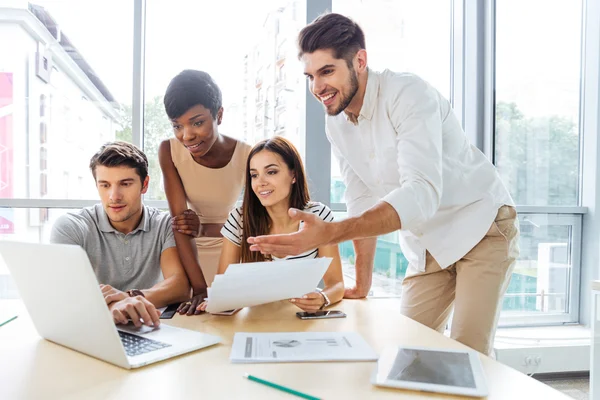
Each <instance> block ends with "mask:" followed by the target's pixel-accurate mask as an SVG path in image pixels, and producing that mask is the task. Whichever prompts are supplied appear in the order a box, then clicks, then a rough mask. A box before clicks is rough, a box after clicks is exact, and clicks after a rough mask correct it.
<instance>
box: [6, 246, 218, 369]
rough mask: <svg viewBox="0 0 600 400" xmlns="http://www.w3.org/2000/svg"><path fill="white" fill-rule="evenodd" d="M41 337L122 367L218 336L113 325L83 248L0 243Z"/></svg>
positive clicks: (206, 343)
mask: <svg viewBox="0 0 600 400" xmlns="http://www.w3.org/2000/svg"><path fill="white" fill-rule="evenodd" d="M0 254H1V255H2V257H3V258H4V261H5V262H6V265H7V266H8V269H9V270H10V273H11V274H12V277H13V280H14V282H15V284H16V285H17V288H18V289H19V293H20V295H21V298H22V300H23V302H24V303H25V307H26V308H27V311H28V312H29V315H30V316H31V319H32V320H33V323H34V325H35V328H36V329H37V331H38V333H39V334H40V336H42V337H43V338H44V339H46V340H49V341H51V342H54V343H57V344H60V345H62V346H65V347H68V348H70V349H73V350H76V351H79V352H81V353H84V354H87V355H89V356H92V357H95V358H98V359H100V360H103V361H106V362H109V363H111V364H114V365H118V366H119V367H122V368H127V369H130V368H138V367H142V366H144V365H147V364H151V363H154V362H157V361H162V360H165V359H167V358H171V357H175V356H178V355H180V354H184V353H188V352H191V351H194V350H198V349H202V348H205V347H208V346H212V345H214V344H217V343H219V342H220V341H221V339H220V338H219V337H217V336H213V335H209V334H205V333H200V332H195V331H192V330H188V329H180V328H176V327H172V326H168V325H165V324H163V323H161V324H160V326H159V327H158V328H153V327H148V326H143V327H142V328H139V329H138V328H136V327H135V326H134V325H133V324H132V323H130V324H129V325H115V323H114V322H113V318H112V315H111V313H110V311H109V310H108V307H107V306H106V302H105V301H104V297H103V295H102V292H101V290H100V287H99V284H98V281H97V280H96V275H95V274H94V271H93V269H92V266H91V264H90V261H89V259H88V257H87V254H86V252H85V251H84V250H83V249H82V248H81V247H79V246H75V245H65V244H33V243H18V242H7V241H0Z"/></svg>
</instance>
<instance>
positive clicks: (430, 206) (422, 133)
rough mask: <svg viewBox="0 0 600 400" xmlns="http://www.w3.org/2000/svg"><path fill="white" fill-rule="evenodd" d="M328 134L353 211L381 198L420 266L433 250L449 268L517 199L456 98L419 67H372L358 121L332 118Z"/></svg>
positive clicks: (406, 252) (403, 244)
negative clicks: (457, 108) (457, 110)
mask: <svg viewBox="0 0 600 400" xmlns="http://www.w3.org/2000/svg"><path fill="white" fill-rule="evenodd" d="M326 132H327V138H328V139H329V141H330V142H331V146H332V149H333V152H334V155H335V156H336V158H337V159H338V161H339V165H340V171H341V173H342V177H343V179H344V183H345V184H346V193H345V198H346V202H347V205H348V214H349V215H350V216H357V215H360V214H362V213H363V212H364V211H366V210H368V209H369V208H371V207H373V206H374V205H375V204H376V203H377V202H378V201H380V200H383V201H385V202H387V203H389V204H390V205H391V206H392V207H394V209H395V210H396V212H397V213H398V215H399V217H400V221H401V223H402V228H401V231H400V246H401V248H402V252H403V253H404V256H405V257H406V258H407V260H408V261H409V263H410V265H411V266H412V267H413V268H416V269H418V270H419V271H424V270H425V251H426V250H427V251H429V252H430V253H431V255H432V256H433V257H434V258H435V260H436V261H437V262H438V263H439V264H440V266H441V267H442V268H446V267H448V266H450V265H451V264H453V263H454V262H456V261H458V260H460V259H461V258H462V257H463V256H464V255H465V254H467V253H468V252H469V250H471V249H472V248H473V247H475V245H476V244H477V243H478V242H479V241H480V240H481V239H482V238H483V237H484V236H485V234H486V232H487V231H488V229H489V228H490V226H491V224H492V222H493V221H494V219H495V217H496V214H497V212H498V209H499V208H500V207H501V206H503V205H505V204H507V205H513V204H514V203H513V200H512V198H511V197H510V194H509V193H508V191H507V190H506V188H505V186H504V185H503V184H502V182H501V180H500V177H499V175H498V173H497V172H496V168H495V167H494V166H493V165H492V163H490V162H489V160H488V159H487V158H486V157H485V155H484V154H483V153H481V152H480V151H479V150H478V149H477V148H476V147H475V146H473V145H471V144H470V143H469V141H468V139H467V137H466V136H465V134H464V132H463V130H462V128H461V126H460V123H459V122H458V119H457V118H456V116H455V114H454V112H453V110H452V108H451V106H450V103H449V102H448V100H446V99H445V98H444V97H443V96H442V95H441V94H440V93H439V92H438V91H437V90H435V89H434V88H433V87H431V86H430V85H429V84H428V83H427V82H425V81H424V80H422V79H421V78H419V77H417V76H415V75H413V74H404V73H403V74H400V73H394V72H391V71H389V70H385V71H383V72H381V73H380V72H375V71H371V70H369V72H368V79H367V88H366V92H365V97H364V100H363V105H362V108H361V110H360V115H359V117H358V123H357V124H356V125H354V124H353V123H352V122H351V121H350V120H349V119H348V116H347V115H346V113H345V112H342V113H340V114H339V115H337V116H327V118H326Z"/></svg>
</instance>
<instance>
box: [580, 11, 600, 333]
mask: <svg viewBox="0 0 600 400" xmlns="http://www.w3.org/2000/svg"><path fill="white" fill-rule="evenodd" d="M583 4H584V10H583V13H582V18H583V28H582V33H583V35H582V49H583V51H582V66H581V71H582V89H581V93H582V94H581V117H580V132H581V134H582V135H581V139H580V140H581V149H582V165H581V171H582V172H581V173H582V179H581V181H582V187H581V205H582V206H585V207H588V208H589V210H590V212H589V213H588V214H586V215H585V216H584V218H583V222H582V244H581V270H580V278H579V279H580V281H581V282H584V283H586V284H582V285H580V292H579V306H580V310H579V319H580V322H581V323H582V324H585V325H587V324H589V323H590V322H591V321H592V320H591V318H590V316H591V315H590V314H591V296H590V288H589V284H587V283H588V282H590V281H592V280H594V279H598V277H599V276H600V268H599V266H598V259H599V258H600V251H599V248H598V242H599V241H600V213H599V212H598V211H599V210H600V174H598V171H599V170H600V140H599V138H598V136H599V135H598V132H599V131H600V52H599V49H600V0H584V2H583Z"/></svg>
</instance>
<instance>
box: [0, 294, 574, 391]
mask: <svg viewBox="0 0 600 400" xmlns="http://www.w3.org/2000/svg"><path fill="white" fill-rule="evenodd" d="M13 303H15V302H13ZM9 304H10V302H8V301H4V306H5V307H7V306H8V305H9ZM2 306H3V302H1V301H0V307H2ZM13 309H19V310H17V312H18V313H19V318H17V319H16V320H15V321H12V322H10V323H8V324H7V325H5V326H3V327H0V399H6V400H8V399H11V400H12V399H77V400H79V399H159V398H164V399H285V398H289V399H294V398H297V397H293V396H291V395H288V394H285V393H283V392H280V391H277V390H274V389H271V388H268V387H266V386H263V385H260V384H257V383H254V382H251V381H248V380H247V379H244V378H243V377H242V376H243V374H244V373H246V372H247V373H250V374H252V375H255V376H258V377H260V378H263V379H267V380H270V381H272V382H276V383H279V384H282V385H285V386H288V387H291V388H294V389H297V390H301V391H304V392H306V393H308V394H311V395H313V396H317V397H320V398H323V399H424V398H452V399H453V398H457V397H456V396H444V395H435V394H430V393H420V392H412V391H404V390H394V389H384V388H378V387H376V386H373V385H371V383H370V376H371V373H372V371H373V369H374V367H375V362H351V363H297V364H292V363H289V364H249V365H241V364H231V363H230V362H229V352H230V349H231V343H232V340H233V335H234V333H235V332H238V331H245V332H272V331H358V332H359V333H360V334H361V335H362V336H363V337H364V338H365V339H366V341H367V342H368V343H370V344H371V346H372V347H373V348H374V349H375V351H377V352H380V351H381V350H382V349H383V348H384V347H385V346H387V345H394V344H403V345H414V346H429V347H438V348H440V347H441V348H448V349H452V348H454V349H456V348H463V347H464V346H463V345H462V344H460V343H458V342H455V341H453V340H451V339H449V338H447V337H445V336H443V335H441V334H439V333H437V332H435V331H433V330H431V329H429V328H426V327H425V326H423V325H421V324H419V323H417V322H414V321H412V320H410V319H408V318H406V317H403V316H401V315H400V311H399V310H400V301H399V300H398V299H369V300H345V301H343V302H342V303H341V304H339V305H336V306H335V309H341V310H343V311H345V312H346V314H348V317H347V318H343V319H327V320H300V319H298V318H296V316H295V312H296V311H297V308H296V307H294V306H293V305H291V304H289V303H287V302H279V303H273V304H268V305H264V306H258V307H252V308H249V309H244V310H242V311H240V312H239V313H237V314H236V315H234V316H230V317H226V316H214V315H206V314H205V315H200V316H195V317H186V316H179V315H177V316H175V317H174V318H173V319H171V320H163V322H166V323H169V324H171V325H174V326H178V327H183V328H188V329H194V330H197V331H201V332H206V333H211V334H215V335H219V336H220V337H221V338H222V339H223V342H222V344H220V345H217V346H214V347H210V348H207V349H203V350H200V351H197V352H194V353H191V354H187V355H183V356H180V357H177V358H175V359H170V360H166V361H163V362H160V363H158V364H153V365H150V366H146V367H143V368H141V369H137V370H132V371H128V370H125V369H121V368H119V367H116V366H113V365H111V364H108V363H105V362H103V361H99V360H96V359H94V358H91V357H88V356H85V355H83V354H80V353H77V352H75V351H72V350H69V349H66V348H64V347H62V346H59V345H56V344H54V343H51V342H48V341H46V340H43V339H42V338H40V337H39V336H38V335H37V332H36V331H35V329H34V327H33V325H32V323H31V321H30V319H29V317H28V315H27V313H26V311H25V310H24V308H23V306H22V305H21V304H20V303H15V304H13ZM481 360H482V362H483V368H484V370H485V374H486V378H487V383H488V387H489V391H490V396H489V397H488V398H489V399H509V400H517V399H544V400H552V399H568V397H566V396H564V395H563V394H561V393H560V392H557V391H555V390H554V389H552V388H550V387H548V386H546V385H545V384H543V383H540V382H538V381H536V380H534V379H532V378H529V377H527V376H526V375H523V374H522V373H520V372H517V371H516V370H513V369H512V368H509V367H507V366H505V365H502V364H500V363H498V362H496V361H494V360H492V359H490V358H488V357H486V356H483V355H482V356H481Z"/></svg>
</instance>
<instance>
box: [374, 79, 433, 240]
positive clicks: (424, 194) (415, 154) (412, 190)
mask: <svg viewBox="0 0 600 400" xmlns="http://www.w3.org/2000/svg"><path fill="white" fill-rule="evenodd" d="M391 101H392V103H391V104H390V110H389V114H390V119H391V121H392V124H393V125H394V129H395V130H396V134H397V138H398V139H397V151H398V172H399V175H400V182H399V186H398V188H396V189H394V190H392V191H391V192H390V193H388V194H387V195H386V196H385V197H384V198H383V200H384V201H385V202H387V203H389V204H390V205H391V206H392V207H394V209H395V210H396V212H397V213H398V216H399V217H400V221H401V223H402V229H403V230H418V227H419V226H420V225H422V224H423V223H425V222H427V220H429V219H430V218H431V217H433V215H434V214H435V213H436V211H437V210H438V208H439V206H440V201H441V197H442V119H441V114H440V108H439V104H438V97H437V94H436V93H435V91H434V90H432V89H431V88H430V87H429V86H428V85H427V83H425V82H424V81H422V80H421V79H419V78H416V77H415V80H414V82H413V83H411V84H410V85H407V86H405V87H403V88H402V89H401V90H399V91H398V93H397V95H396V97H395V98H394V99H392V100H391Z"/></svg>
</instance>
